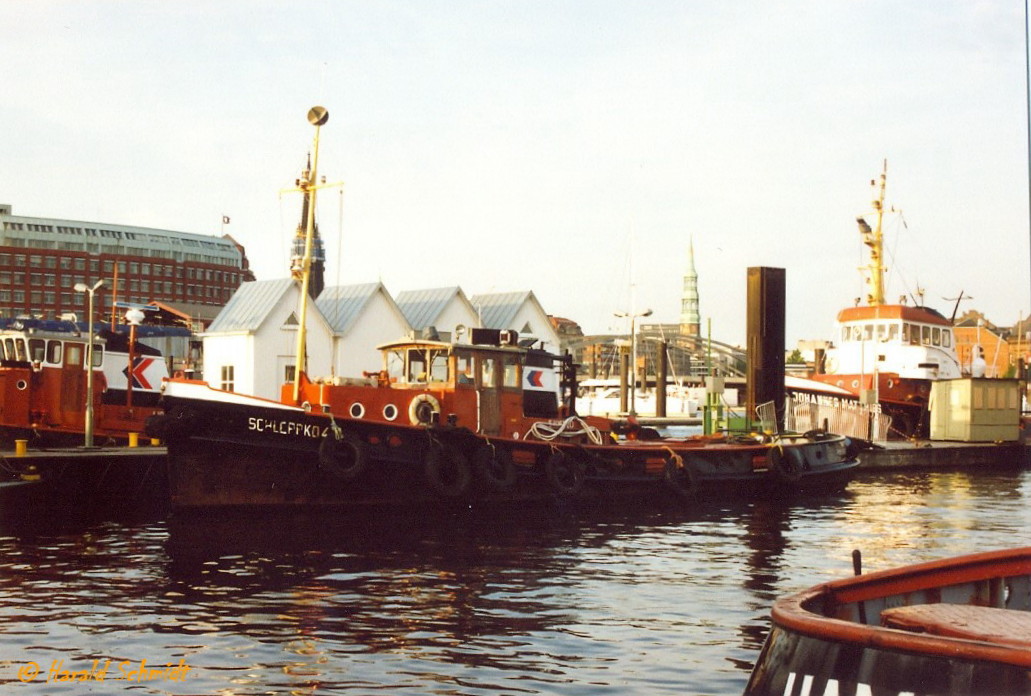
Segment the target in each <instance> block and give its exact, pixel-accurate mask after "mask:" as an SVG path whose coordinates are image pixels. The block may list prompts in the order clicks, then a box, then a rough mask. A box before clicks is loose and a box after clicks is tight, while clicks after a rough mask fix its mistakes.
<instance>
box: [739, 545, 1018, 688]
mask: <svg viewBox="0 0 1031 696" xmlns="http://www.w3.org/2000/svg"><path fill="white" fill-rule="evenodd" d="M744 693H745V696H830V695H831V694H835V695H836V694H857V695H861V694H886V695H887V694H891V695H892V696H932V695H933V696H984V695H986V694H992V695H993V696H1000V695H1008V696H1012V695H1015V694H1022V695H1024V696H1027V695H1028V694H1031V547H1026V548H1020V549H1012V550H1005V551H989V552H985V553H978V554H973V555H969V556H960V557H958V558H951V559H947V560H941V561H933V562H930V563H921V564H918V565H912V566H907V567H903V568H897V569H893V570H887V571H882V572H877V573H870V574H868V575H857V576H856V577H852V578H846V579H844V580H835V581H833V582H828V583H825V584H822V585H817V586H816V587H812V588H810V589H808V590H805V591H803V592H800V593H798V594H795V595H791V596H789V597H785V598H782V599H779V600H777V602H776V604H774V606H773V629H772V630H771V632H770V635H769V636H768V637H767V639H766V643H765V645H764V646H763V649H762V652H761V653H760V655H759V660H758V662H757V663H756V665H755V669H754V670H753V672H752V676H751V679H750V680H749V682H748V686H747V688H746V689H745V692H744Z"/></svg>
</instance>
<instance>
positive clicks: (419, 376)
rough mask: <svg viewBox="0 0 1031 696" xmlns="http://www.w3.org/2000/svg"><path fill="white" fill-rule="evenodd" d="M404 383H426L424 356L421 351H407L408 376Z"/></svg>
mask: <svg viewBox="0 0 1031 696" xmlns="http://www.w3.org/2000/svg"><path fill="white" fill-rule="evenodd" d="M406 381H407V382H408V383H409V384H411V383H413V382H425V381H426V354H425V353H424V352H423V351H421V350H410V351H408V374H407V377H406Z"/></svg>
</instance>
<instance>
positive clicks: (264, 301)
mask: <svg viewBox="0 0 1031 696" xmlns="http://www.w3.org/2000/svg"><path fill="white" fill-rule="evenodd" d="M296 282H297V281H295V280H294V279H293V278H279V279H277V280H255V281H252V282H249V283H244V284H243V285H241V286H240V287H239V288H237V289H236V292H235V293H233V296H232V297H230V298H229V302H227V303H226V306H225V307H223V308H222V311H221V312H219V313H218V316H217V317H215V320H214V321H213V322H211V326H209V327H208V330H207V331H206V333H209V334H210V333H228V332H231V331H257V330H258V328H259V327H260V326H261V324H262V322H264V321H265V318H266V317H267V316H268V314H269V312H271V311H272V308H273V307H275V306H276V303H277V302H278V301H279V299H280V298H281V297H282V296H283V293H285V292H286V291H287V290H289V289H290V287H291V286H293V285H294V284H295V283H296Z"/></svg>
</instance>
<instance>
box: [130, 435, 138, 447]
mask: <svg viewBox="0 0 1031 696" xmlns="http://www.w3.org/2000/svg"><path fill="white" fill-rule="evenodd" d="M139 446H140V434H139V433H129V447H139Z"/></svg>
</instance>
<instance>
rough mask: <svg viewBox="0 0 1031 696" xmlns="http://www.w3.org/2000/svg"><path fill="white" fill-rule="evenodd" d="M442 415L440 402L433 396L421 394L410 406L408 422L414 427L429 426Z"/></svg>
mask: <svg viewBox="0 0 1031 696" xmlns="http://www.w3.org/2000/svg"><path fill="white" fill-rule="evenodd" d="M439 413H440V402H439V401H437V399H436V397H435V396H433V395H432V394H419V395H418V396H416V397H415V398H414V399H412V403H410V404H409V405H408V420H410V421H411V422H412V425H429V424H430V423H432V422H433V417H434V415H437V414H439Z"/></svg>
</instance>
